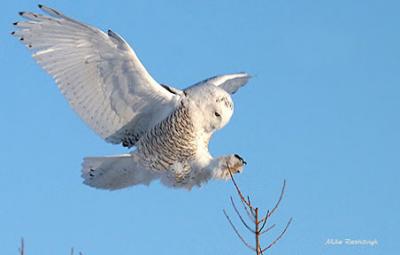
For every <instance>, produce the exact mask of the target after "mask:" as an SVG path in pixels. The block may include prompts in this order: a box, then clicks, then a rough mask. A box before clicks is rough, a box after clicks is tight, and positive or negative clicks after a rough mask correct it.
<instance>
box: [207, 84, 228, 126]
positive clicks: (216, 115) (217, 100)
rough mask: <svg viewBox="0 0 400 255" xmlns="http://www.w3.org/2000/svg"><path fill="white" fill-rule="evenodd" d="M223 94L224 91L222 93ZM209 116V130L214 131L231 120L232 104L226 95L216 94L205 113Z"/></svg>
mask: <svg viewBox="0 0 400 255" xmlns="http://www.w3.org/2000/svg"><path fill="white" fill-rule="evenodd" d="M223 92H225V91H223ZM207 114H209V118H208V119H209V121H210V122H209V124H210V126H209V129H210V130H208V131H210V132H212V131H214V130H217V129H220V128H223V127H224V126H225V125H226V124H227V123H228V122H229V120H230V119H231V117H232V114H233V102H232V99H231V97H230V95H229V94H228V93H217V95H216V96H215V97H214V100H213V102H212V103H211V104H210V107H209V109H208V111H207Z"/></svg>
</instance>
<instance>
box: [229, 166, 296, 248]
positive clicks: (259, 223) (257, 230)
mask: <svg viewBox="0 0 400 255" xmlns="http://www.w3.org/2000/svg"><path fill="white" fill-rule="evenodd" d="M227 169H228V171H229V175H230V177H231V180H232V183H233V185H234V186H235V189H236V191H237V194H238V195H239V198H240V201H241V202H242V204H243V207H244V209H245V211H246V213H247V215H248V217H249V218H250V220H251V221H252V223H253V224H254V228H252V227H250V226H249V225H248V224H247V222H246V221H245V220H244V219H243V217H242V215H241V214H240V212H239V210H238V208H237V206H236V204H235V202H234V200H233V198H232V197H230V200H231V203H232V207H233V209H234V210H235V213H236V214H237V215H238V217H239V219H240V221H241V222H242V224H243V225H244V226H245V227H246V228H247V230H249V231H250V232H251V233H252V234H254V237H255V247H253V246H252V245H250V244H249V243H248V242H246V240H245V239H244V238H243V236H242V235H241V234H240V233H239V231H238V229H237V228H236V226H235V225H234V224H233V223H232V221H231V219H230V218H229V216H228V214H227V213H226V211H225V210H223V212H224V214H225V217H226V218H227V220H228V222H229V224H230V225H231V227H232V228H233V230H234V232H235V233H236V235H237V236H238V237H239V239H240V240H241V241H242V242H243V244H244V245H246V246H247V247H248V248H249V249H251V250H253V251H255V252H256V254H257V255H263V254H264V252H265V251H266V250H268V249H269V248H271V247H272V246H273V245H275V244H276V243H277V242H278V241H279V240H280V239H281V238H282V237H283V235H284V234H285V233H286V231H287V229H288V227H289V225H290V223H291V222H292V218H290V220H289V221H288V223H287V224H286V227H285V228H284V229H283V231H282V232H281V233H280V234H279V236H278V237H277V238H275V240H274V241H272V242H271V243H270V244H269V245H268V246H267V247H265V248H261V244H260V243H261V241H260V237H261V235H263V234H265V233H267V232H268V231H270V230H271V229H273V228H274V227H275V224H273V225H271V226H270V227H267V223H268V219H269V218H270V217H271V216H272V214H273V213H274V212H275V211H276V210H277V208H278V207H279V205H280V203H281V201H282V198H283V196H284V193H285V188H286V180H284V182H283V186H282V190H281V193H280V196H279V199H278V200H277V202H276V204H275V205H274V207H273V208H272V210H268V211H267V213H266V214H265V216H264V217H262V218H261V217H260V215H259V208H258V207H255V206H254V205H253V204H252V203H251V200H250V196H244V195H243V193H242V191H241V190H240V188H239V185H238V184H237V183H236V181H235V178H234V177H233V174H232V172H231V170H230V168H229V166H228V165H227ZM260 218H261V219H260ZM266 227H267V228H266ZM264 228H266V229H265V230H264Z"/></svg>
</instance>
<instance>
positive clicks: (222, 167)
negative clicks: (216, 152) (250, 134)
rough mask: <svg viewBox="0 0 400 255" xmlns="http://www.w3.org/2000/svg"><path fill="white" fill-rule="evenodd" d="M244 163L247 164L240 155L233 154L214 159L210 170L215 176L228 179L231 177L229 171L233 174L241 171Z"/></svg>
mask: <svg viewBox="0 0 400 255" xmlns="http://www.w3.org/2000/svg"><path fill="white" fill-rule="evenodd" d="M244 165H246V161H244V159H243V158H242V157H240V156H239V155H237V154H233V155H228V156H223V157H219V158H216V159H213V160H212V161H211V164H210V168H211V169H210V170H211V171H212V175H213V177H214V178H217V179H224V180H227V179H229V178H230V174H229V171H230V172H231V173H232V174H236V173H240V172H241V171H242V170H243V168H244Z"/></svg>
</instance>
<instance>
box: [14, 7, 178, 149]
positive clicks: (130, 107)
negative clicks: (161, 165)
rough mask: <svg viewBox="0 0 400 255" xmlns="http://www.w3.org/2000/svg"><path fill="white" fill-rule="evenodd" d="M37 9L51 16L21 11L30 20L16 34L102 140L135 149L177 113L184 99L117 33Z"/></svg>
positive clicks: (24, 22) (49, 9)
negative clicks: (162, 83)
mask: <svg viewBox="0 0 400 255" xmlns="http://www.w3.org/2000/svg"><path fill="white" fill-rule="evenodd" d="M39 7H40V8H41V9H42V10H43V11H44V12H45V13H47V14H49V15H50V16H45V15H40V14H35V13H30V12H21V13H20V15H21V16H23V17H24V18H26V19H27V21H23V22H16V23H14V25H15V26H16V27H18V28H19V30H17V31H15V32H13V33H12V34H13V35H15V36H16V37H18V38H19V39H20V40H21V42H22V43H24V44H25V45H26V46H27V47H28V48H29V49H30V50H31V51H32V52H33V57H34V58H35V59H36V60H37V62H38V63H39V64H40V65H41V66H42V67H43V68H44V69H45V70H46V71H47V72H48V73H49V74H50V75H51V76H52V77H53V78H54V80H55V81H56V83H57V85H58V87H59V89H60V90H61V92H62V93H63V94H64V96H65V97H66V99H67V100H68V102H69V104H70V105H71V106H72V108H73V109H74V110H75V111H76V112H77V113H78V114H79V116H80V117H81V118H82V119H83V120H84V121H85V122H86V123H87V124H88V125H89V126H90V127H91V128H92V129H93V130H94V131H95V132H96V133H98V134H99V135H100V136H101V137H102V138H104V139H105V140H106V141H108V142H111V143H123V144H124V145H125V146H132V145H134V144H135V142H136V141H137V140H138V139H139V137H140V136H141V135H142V134H143V133H144V132H145V131H146V130H147V129H149V128H150V127H152V126H154V125H155V124H156V123H158V122H159V121H161V120H162V119H164V118H165V117H166V116H167V115H168V114H170V113H171V112H172V111H173V110H174V109H175V107H176V105H177V101H178V99H179V97H180V95H177V94H176V93H171V92H170V91H169V90H167V89H166V88H164V87H162V86H160V85H159V84H158V83H157V82H156V81H155V80H154V79H153V78H152V77H151V76H150V74H149V73H148V72H147V71H146V69H145V68H144V66H143V65H142V63H141V62H140V60H139V59H138V57H137V56H136V54H135V52H134V51H133V50H132V49H131V48H130V47H129V45H128V44H127V43H126V42H125V41H124V39H122V38H121V37H120V36H119V35H117V34H115V33H114V32H112V31H111V30H109V31H108V33H107V34H106V33H104V32H103V31H100V30H99V29H97V28H94V27H91V26H88V25H85V24H82V23H80V22H78V21H75V20H73V19H71V18H69V17H66V16H64V15H63V14H61V13H59V12H58V11H56V10H53V9H51V8H48V7H45V6H42V5H39Z"/></svg>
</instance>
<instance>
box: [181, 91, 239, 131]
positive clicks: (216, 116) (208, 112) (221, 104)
mask: <svg viewBox="0 0 400 255" xmlns="http://www.w3.org/2000/svg"><path fill="white" fill-rule="evenodd" d="M186 96H187V97H188V99H190V101H192V102H193V104H192V105H193V106H192V107H194V108H195V109H193V108H192V111H191V112H192V113H193V115H194V117H195V121H196V122H197V120H198V121H199V122H197V125H200V126H202V127H203V129H204V131H205V132H207V133H212V132H213V131H215V130H218V129H220V128H223V127H224V126H225V125H226V124H227V123H228V122H229V120H230V119H231V117H232V114H233V101H232V98H231V96H230V95H229V93H227V92H226V91H225V90H223V89H221V88H219V87H217V86H214V85H207V86H199V87H193V88H191V89H190V90H188V91H187V92H186Z"/></svg>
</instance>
